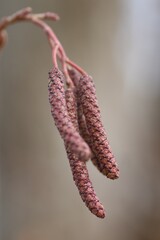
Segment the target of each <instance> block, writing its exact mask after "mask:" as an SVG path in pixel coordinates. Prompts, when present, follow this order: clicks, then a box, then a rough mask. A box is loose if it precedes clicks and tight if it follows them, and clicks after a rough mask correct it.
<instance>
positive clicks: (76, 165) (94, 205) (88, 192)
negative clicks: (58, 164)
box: [66, 89, 105, 218]
mask: <svg viewBox="0 0 160 240" xmlns="http://www.w3.org/2000/svg"><path fill="white" fill-rule="evenodd" d="M66 103H67V110H68V115H69V117H70V120H71V121H72V123H73V125H74V126H75V128H76V130H77V131H78V121H77V120H78V119H77V102H76V98H75V94H74V92H73V89H67V90H66ZM66 152H67V155H68V159H69V163H70V167H71V170H72V174H73V179H74V181H75V184H76V186H77V188H78V191H79V194H80V196H81V198H82V200H83V201H84V202H85V204H86V206H87V207H88V209H89V210H90V211H91V212H92V213H93V214H95V215H96V216H97V217H100V218H104V217H105V212H104V208H103V205H102V204H101V203H100V201H99V199H98V197H97V196H96V193H95V191H94V189H93V186H92V183H91V181H90V179H89V174H88V170H87V167H86V163H85V162H82V161H80V160H79V159H78V157H77V156H76V154H74V153H73V152H72V151H71V150H70V148H69V147H68V145H66Z"/></svg>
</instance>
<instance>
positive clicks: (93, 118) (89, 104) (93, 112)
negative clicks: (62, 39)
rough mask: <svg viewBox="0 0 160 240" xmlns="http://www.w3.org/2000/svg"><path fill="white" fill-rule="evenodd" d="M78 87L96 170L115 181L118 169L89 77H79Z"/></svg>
mask: <svg viewBox="0 0 160 240" xmlns="http://www.w3.org/2000/svg"><path fill="white" fill-rule="evenodd" d="M78 87H79V97H80V102H81V104H82V107H83V113H84V115H85V119H86V124H87V129H88V132H89V135H90V138H91V141H92V151H93V152H94V154H95V156H96V159H97V160H98V162H97V164H98V169H99V170H100V171H101V172H102V173H103V174H104V175H106V176H107V177H108V178H110V179H116V178H118V177H119V169H118V167H117V163H116V160H115V157H114V155H113V153H112V151H111V148H110V145H109V142H108V139H107V135H106V132H105V129H104V127H103V124H102V122H101V116H100V109H99V106H98V101H97V97H96V91H95V86H94V83H93V81H92V78H91V77H89V76H83V77H81V79H80V81H79V86H78Z"/></svg>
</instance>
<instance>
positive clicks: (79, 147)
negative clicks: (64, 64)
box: [48, 68, 91, 160]
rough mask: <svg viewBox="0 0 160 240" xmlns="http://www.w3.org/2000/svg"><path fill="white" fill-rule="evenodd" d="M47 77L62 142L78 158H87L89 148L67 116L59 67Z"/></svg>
mask: <svg viewBox="0 0 160 240" xmlns="http://www.w3.org/2000/svg"><path fill="white" fill-rule="evenodd" d="M49 79H50V80H49V84H48V91H49V102H50V105H51V113H52V116H53V118H54V121H55V124H56V126H57V128H58V130H59V132H60V134H61V137H62V138H63V140H64V143H65V144H67V145H68V146H69V147H70V149H71V150H72V151H73V152H74V153H76V154H77V155H78V157H79V158H80V159H82V160H83V159H84V160H87V159H89V158H90V155H91V152H90V149H89V147H88V145H87V144H86V142H85V141H84V140H83V139H82V137H81V136H80V134H79V133H78V132H77V131H76V130H75V127H74V126H73V124H72V122H71V121H70V118H69V116H68V112H67V106H66V100H65V89H64V76H63V74H62V72H61V71H60V70H59V69H57V68H53V69H52V70H51V71H50V72H49Z"/></svg>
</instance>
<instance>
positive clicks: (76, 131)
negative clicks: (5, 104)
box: [0, 7, 119, 218]
mask: <svg viewBox="0 0 160 240" xmlns="http://www.w3.org/2000/svg"><path fill="white" fill-rule="evenodd" d="M45 20H53V21H56V20H59V16H58V15H57V14H55V13H52V12H46V13H38V14H37V13H33V12H32V9H31V8H30V7H27V8H24V9H21V10H20V11H18V12H16V13H14V14H12V15H10V16H8V17H4V18H3V19H2V20H1V21H0V50H1V49H2V48H3V47H4V46H5V44H6V42H7V32H6V28H7V27H8V26H9V25H11V24H15V23H16V22H20V21H28V22H31V23H32V24H35V25H36V26H38V27H40V28H41V29H42V30H43V32H44V33H45V34H46V36H47V39H48V42H49V44H50V47H51V51H52V61H53V65H54V67H53V69H52V70H51V71H50V72H49V83H48V91H49V102H50V105H51V113H52V116H53V118H54V122H55V125H56V126H57V128H58V130H59V133H60V135H61V137H62V139H63V140H64V145H65V149H66V153H67V156H68V159H69V164H70V167H71V171H72V175H73V179H74V181H75V184H76V186H77V188H78V191H79V194H80V196H81V198H82V200H83V201H84V202H85V204H86V206H87V207H88V209H89V210H90V211H91V212H92V213H93V214H94V215H96V216H97V217H100V218H104V217H105V211H104V207H103V205H102V204H101V203H100V201H99V199H98V197H97V196H96V193H95V191H94V189H93V186H92V183H91V181H90V179H89V174H88V170H87V166H86V164H87V161H88V160H89V159H91V161H92V163H93V164H94V165H95V166H96V167H97V169H98V170H99V171H100V172H101V173H102V174H103V175H105V176H106V177H107V178H110V179H116V178H118V177H119V169H118V167H117V163H116V160H115V158H114V155H113V153H112V151H111V148H110V145H109V142H108V139H107V135H106V132H105V129H104V127H103V124H102V121H101V116H100V109H99V106H98V101H97V97H96V91H95V86H94V83H93V81H92V78H91V77H90V76H88V74H87V73H86V72H85V71H84V70H83V69H82V68H80V67H79V66H78V65H77V64H75V63H74V62H72V61H71V60H70V59H69V58H68V57H67V55H66V53H65V50H64V48H63V46H62V44H61V43H60V41H59V40H58V38H57V36H56V34H55V33H54V31H53V30H52V29H51V27H49V25H48V24H47V23H46V22H45ZM57 59H58V60H59V62H60V63H61V66H62V71H61V70H60V69H59V67H58V61H57Z"/></svg>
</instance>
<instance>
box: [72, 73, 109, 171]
mask: <svg viewBox="0 0 160 240" xmlns="http://www.w3.org/2000/svg"><path fill="white" fill-rule="evenodd" d="M69 75H70V77H71V79H72V81H73V83H74V85H75V86H76V98H77V107H78V125H79V131H80V134H81V136H82V137H83V139H84V140H85V141H86V143H87V144H88V145H89V147H90V149H91V151H92V156H91V161H92V163H93V164H94V165H95V166H96V167H97V169H98V170H99V171H100V172H101V173H103V174H104V175H106V171H104V166H103V165H102V164H101V165H100V164H99V162H98V159H97V157H96V156H95V154H94V151H93V144H92V141H91V138H90V136H89V132H88V129H87V126H86V120H85V116H84V114H83V108H82V105H81V102H80V99H79V87H78V84H79V80H80V75H79V74H78V73H77V72H76V71H75V70H74V69H71V70H69Z"/></svg>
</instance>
